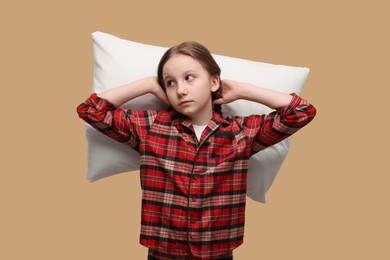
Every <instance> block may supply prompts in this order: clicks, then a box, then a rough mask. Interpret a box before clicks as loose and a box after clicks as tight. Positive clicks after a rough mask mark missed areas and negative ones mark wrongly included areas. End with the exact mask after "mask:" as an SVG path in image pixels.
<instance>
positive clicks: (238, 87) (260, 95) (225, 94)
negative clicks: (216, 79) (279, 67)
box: [214, 80, 292, 109]
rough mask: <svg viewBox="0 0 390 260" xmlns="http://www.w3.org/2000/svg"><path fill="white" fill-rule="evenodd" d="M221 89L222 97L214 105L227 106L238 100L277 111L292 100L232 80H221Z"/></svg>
mask: <svg viewBox="0 0 390 260" xmlns="http://www.w3.org/2000/svg"><path fill="white" fill-rule="evenodd" d="M221 87H222V97H221V98H219V99H217V100H215V101H214V104H227V103H230V102H233V101H235V100H238V99H245V100H248V101H254V102H257V103H260V104H263V105H265V106H267V107H269V108H272V109H277V108H280V107H285V106H287V105H289V104H290V102H291V99H292V96H291V95H290V94H286V93H282V92H278V91H275V90H271V89H266V88H262V87H258V86H255V85H252V84H249V83H242V82H237V81H233V80H222V82H221Z"/></svg>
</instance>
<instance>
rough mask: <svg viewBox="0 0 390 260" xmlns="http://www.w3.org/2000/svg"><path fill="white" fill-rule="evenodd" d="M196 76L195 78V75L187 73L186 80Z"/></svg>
mask: <svg viewBox="0 0 390 260" xmlns="http://www.w3.org/2000/svg"><path fill="white" fill-rule="evenodd" d="M194 78H195V77H194V75H187V76H186V80H189V81H191V80H193V79H194Z"/></svg>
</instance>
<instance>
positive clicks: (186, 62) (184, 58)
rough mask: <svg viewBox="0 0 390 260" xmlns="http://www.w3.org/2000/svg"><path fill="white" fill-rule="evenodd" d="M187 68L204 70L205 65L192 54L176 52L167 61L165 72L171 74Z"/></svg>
mask: <svg viewBox="0 0 390 260" xmlns="http://www.w3.org/2000/svg"><path fill="white" fill-rule="evenodd" d="M186 70H196V71H197V70H203V66H202V64H201V63H200V62H199V61H198V60H196V59H194V58H192V57H191V56H188V55H183V54H175V55H173V56H172V57H170V58H169V59H168V61H167V62H166V63H165V65H164V67H163V74H164V75H165V74H171V73H176V72H180V71H186Z"/></svg>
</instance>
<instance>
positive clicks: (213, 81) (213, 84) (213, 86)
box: [210, 75, 220, 92]
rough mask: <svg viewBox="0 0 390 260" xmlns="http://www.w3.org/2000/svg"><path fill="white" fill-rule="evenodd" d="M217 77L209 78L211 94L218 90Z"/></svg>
mask: <svg viewBox="0 0 390 260" xmlns="http://www.w3.org/2000/svg"><path fill="white" fill-rule="evenodd" d="M219 85H220V84H219V77H218V76H217V75H215V76H212V77H211V87H210V89H211V92H216V91H217V90H218V89H219Z"/></svg>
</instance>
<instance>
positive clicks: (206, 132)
mask: <svg viewBox="0 0 390 260" xmlns="http://www.w3.org/2000/svg"><path fill="white" fill-rule="evenodd" d="M237 69H239V68H237ZM220 73H221V70H220V68H219V66H218V65H217V63H216V62H215V60H214V59H213V57H212V55H211V54H210V52H209V51H208V50H207V49H206V48H205V47H204V46H202V45H200V44H199V43H196V42H184V43H182V44H180V45H177V46H175V47H172V48H170V49H169V50H168V51H167V52H166V53H165V54H164V55H163V57H162V58H161V61H160V63H159V66H158V73H157V74H158V75H157V77H149V78H143V79H140V80H138V81H135V82H132V83H129V84H126V85H123V86H120V87H116V88H113V89H110V90H107V91H105V92H103V93H100V94H96V93H93V94H92V95H91V96H90V97H89V98H88V99H87V100H86V101H85V102H84V103H82V104H80V105H79V106H78V108H77V111H78V114H79V116H80V117H81V118H82V119H84V120H85V121H86V122H87V123H89V124H90V125H92V126H93V127H95V128H96V129H98V130H99V131H101V132H102V133H104V134H106V135H108V136H110V137H112V138H113V139H115V140H117V141H119V142H123V143H127V144H128V145H130V146H131V147H133V148H134V149H136V150H137V151H138V152H139V153H140V155H141V161H140V163H141V165H140V174H141V177H140V178H141V187H142V221H141V236H140V243H141V244H142V245H144V246H146V247H148V248H149V255H148V259H169V260H171V259H233V256H232V251H233V250H234V249H235V248H237V247H238V246H239V245H241V244H242V243H243V235H244V218H245V199H246V185H247V170H248V160H249V157H250V156H251V155H253V154H255V153H257V152H258V151H260V150H262V149H265V148H266V147H269V146H271V145H273V144H276V143H277V142H279V141H281V140H283V139H284V138H286V137H288V136H290V135H292V134H293V133H295V132H296V131H297V130H299V129H300V128H302V127H303V126H305V125H306V124H308V123H309V122H310V121H311V120H312V119H313V118H314V116H315V114H316V109H315V108H314V107H313V106H312V105H311V104H309V103H308V102H307V101H305V100H303V99H301V98H300V97H298V96H297V95H296V94H284V93H280V92H276V91H272V90H268V89H264V88H261V87H258V86H253V85H251V84H247V83H241V82H236V81H232V80H222V81H221V80H220ZM147 93H152V94H154V95H155V96H157V97H158V98H159V99H161V100H162V101H163V102H165V103H167V104H169V105H170V107H169V108H168V109H167V110H161V111H152V110H148V111H130V110H127V109H122V108H120V106H121V105H122V104H124V103H126V102H127V101H129V100H131V99H133V98H136V97H139V96H142V95H144V94H147ZM238 99H245V100H249V101H254V102H259V103H261V104H264V105H266V106H268V107H270V108H273V109H275V111H274V112H272V113H270V114H268V115H252V116H248V117H230V118H224V117H223V116H222V115H221V105H222V104H227V103H229V102H232V101H235V100H238Z"/></svg>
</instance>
